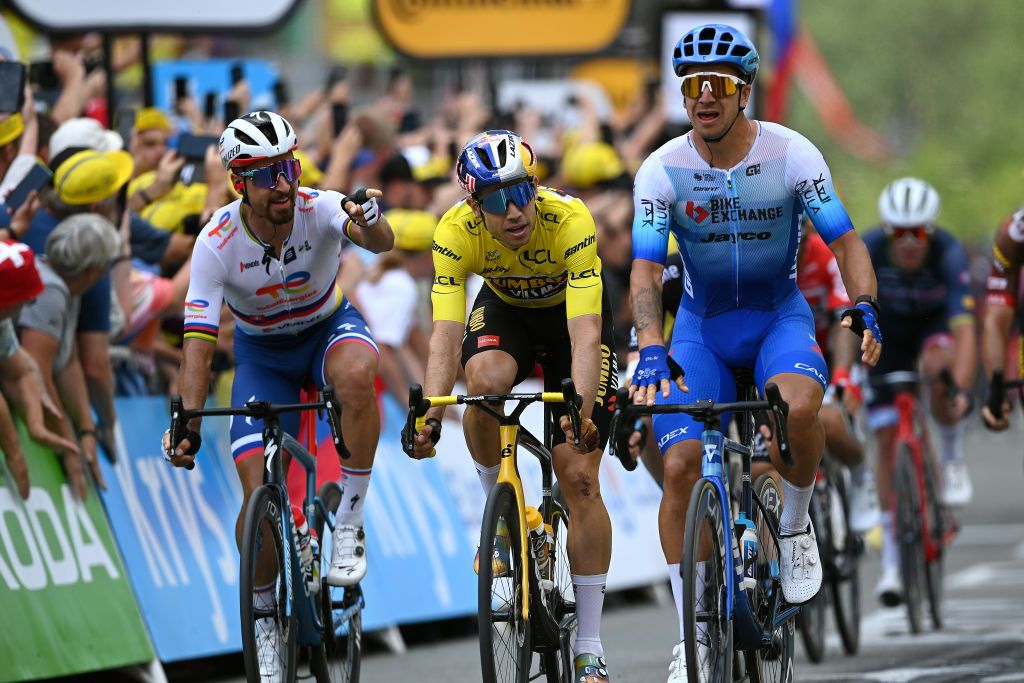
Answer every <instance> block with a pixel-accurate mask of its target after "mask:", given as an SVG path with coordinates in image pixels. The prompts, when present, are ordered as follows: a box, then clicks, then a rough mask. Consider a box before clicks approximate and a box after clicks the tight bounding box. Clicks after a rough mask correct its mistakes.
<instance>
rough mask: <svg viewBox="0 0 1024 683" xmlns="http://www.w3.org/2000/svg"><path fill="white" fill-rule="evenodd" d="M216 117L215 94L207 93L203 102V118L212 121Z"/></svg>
mask: <svg viewBox="0 0 1024 683" xmlns="http://www.w3.org/2000/svg"><path fill="white" fill-rule="evenodd" d="M216 115H217V93H215V92H208V93H206V97H205V99H204V102H203V116H205V117H206V118H208V119H212V118H213V117H214V116H216Z"/></svg>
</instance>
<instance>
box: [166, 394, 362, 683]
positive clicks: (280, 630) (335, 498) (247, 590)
mask: <svg viewBox="0 0 1024 683" xmlns="http://www.w3.org/2000/svg"><path fill="white" fill-rule="evenodd" d="M340 406H341V404H340V403H339V402H338V400H337V398H336V397H335V395H334V392H333V390H332V389H331V388H330V387H326V388H324V390H323V392H322V394H321V397H320V400H319V401H312V402H307V403H294V404H284V405H274V404H271V403H268V402H266V401H249V402H247V403H246V404H245V405H244V406H240V407H232V408H202V409H194V410H185V409H184V408H183V406H182V401H181V397H180V396H174V397H172V399H171V443H179V442H180V441H181V439H182V438H183V436H184V434H185V433H186V431H187V430H186V425H187V424H188V421H189V420H191V419H192V418H195V417H202V416H232V417H235V418H245V419H254V420H262V421H263V460H264V468H263V485H262V486H260V487H259V488H257V489H256V490H254V491H253V492H252V494H251V495H250V496H249V501H248V503H247V504H246V512H245V523H244V526H243V531H242V543H241V565H240V567H241V569H240V580H239V587H240V600H239V608H240V610H239V611H240V616H241V626H242V657H243V660H244V661H245V675H246V679H247V680H248V681H250V682H252V683H260V682H261V681H264V682H265V681H268V680H273V681H275V682H276V681H280V682H281V683H293V682H294V681H295V680H296V678H297V677H299V676H298V664H299V662H300V658H299V649H300V648H302V650H303V654H304V655H305V656H304V659H305V661H307V662H308V665H309V671H310V674H311V675H312V676H313V677H315V679H316V681H317V683H357V682H358V680H359V669H360V659H361V653H362V610H363V607H364V600H363V594H362V590H361V589H360V587H359V586H358V585H355V586H349V587H346V588H332V587H331V586H329V585H327V582H326V579H325V578H321V579H320V584H319V586H316V587H311V586H309V585H307V580H306V576H305V574H304V572H303V568H302V565H301V553H300V548H299V544H298V543H299V538H298V531H297V529H296V527H295V519H294V517H293V515H292V514H291V509H292V506H291V502H290V501H289V498H288V486H287V484H286V481H285V475H284V466H283V465H282V460H283V454H287V455H289V456H291V458H292V459H293V460H294V461H297V462H298V463H299V464H300V465H301V466H302V468H303V469H304V470H305V472H306V495H305V500H304V501H303V508H302V509H303V512H304V514H305V517H306V521H307V524H308V525H309V528H310V529H315V530H316V532H317V535H318V537H319V538H320V539H321V542H323V543H325V544H326V540H327V539H328V538H330V537H331V532H333V531H334V515H335V512H336V511H337V509H338V504H339V503H340V502H341V489H340V488H339V487H338V485H337V484H336V483H334V482H327V483H325V484H324V485H323V486H322V487H321V488H320V491H319V493H318V492H317V491H316V459H315V457H314V456H313V455H312V454H311V453H310V452H309V450H307V449H306V448H305V447H303V446H302V445H301V444H300V443H299V442H298V441H296V440H295V438H294V437H292V436H291V435H290V434H287V433H286V432H284V430H282V429H281V422H280V415H281V414H282V413H289V412H300V411H313V410H323V411H325V412H326V414H327V423H328V424H329V425H330V428H331V436H332V439H333V441H334V446H335V448H336V449H337V451H338V453H339V454H341V456H342V457H344V458H347V457H349V452H348V449H347V448H346V447H345V442H344V440H343V438H342V435H341V425H340V420H339V416H340V412H341V411H340ZM193 464H194V463H193ZM189 469H191V467H190V468H189ZM325 527H326V529H325ZM323 550H324V552H322V553H319V556H317V555H314V557H313V562H314V563H315V564H317V565H318V566H320V570H321V571H320V573H319V576H320V577H326V576H327V566H326V565H327V562H328V561H329V558H330V552H329V549H328V548H327V547H326V545H325V547H324V548H323ZM320 563H322V566H321V564H320ZM257 588H259V589H260V590H259V591H257ZM268 588H269V590H268ZM268 594H269V595H270V596H271V597H270V598H269V599H268V598H267V597H266V596H267V595H268ZM261 669H262V672H261ZM302 677H306V676H302Z"/></svg>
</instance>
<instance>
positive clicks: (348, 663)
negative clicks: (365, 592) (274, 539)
mask: <svg viewBox="0 0 1024 683" xmlns="http://www.w3.org/2000/svg"><path fill="white" fill-rule="evenodd" d="M318 495H319V496H320V499H321V500H322V501H323V503H324V507H326V508H327V510H328V511H330V513H331V514H332V515H333V514H334V513H335V512H337V510H338V505H339V504H340V503H341V488H340V487H339V486H338V485H337V484H336V483H334V482H327V483H325V484H324V485H323V486H321V487H320V492H319V494H318ZM324 529H328V534H329V533H330V529H329V528H327V526H326V525H325V524H324V522H323V520H322V519H319V518H318V519H317V523H316V532H317V536H318V537H319V538H320V547H321V549H322V550H324V551H325V550H326V547H327V546H326V544H325V542H324ZM329 561H330V555H329V554H328V553H327V552H321V554H320V563H321V568H320V576H321V577H322V578H321V579H320V596H319V597H320V605H319V609H320V615H321V618H322V619H323V624H324V632H323V656H324V664H325V667H324V671H323V674H322V675H321V676H318V677H317V679H318V681H320V683H357V682H358V681H359V669H360V663H361V655H362V649H363V647H362V645H363V626H362V624H363V616H362V591H360V589H359V587H358V586H354V587H349V588H336V587H333V586H329V585H328V584H327V581H326V579H325V578H323V577H326V576H327V564H328V562H329Z"/></svg>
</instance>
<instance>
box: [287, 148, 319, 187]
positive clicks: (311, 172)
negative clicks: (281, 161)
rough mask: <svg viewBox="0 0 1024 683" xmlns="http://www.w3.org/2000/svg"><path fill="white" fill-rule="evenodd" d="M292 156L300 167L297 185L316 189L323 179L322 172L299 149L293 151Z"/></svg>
mask: <svg viewBox="0 0 1024 683" xmlns="http://www.w3.org/2000/svg"><path fill="white" fill-rule="evenodd" d="M292 154H294V155H295V158H296V159H298V160H299V164H300V165H301V166H302V175H301V176H299V183H300V184H301V185H303V186H305V187H318V186H319V185H320V182H321V181H322V180H323V179H324V172H323V171H321V170H320V167H319V166H317V165H316V164H314V163H313V159H312V158H311V157H310V156H309V155H308V154H306V153H305V152H303V151H302V150H301V149H297V150H295V151H294V152H292Z"/></svg>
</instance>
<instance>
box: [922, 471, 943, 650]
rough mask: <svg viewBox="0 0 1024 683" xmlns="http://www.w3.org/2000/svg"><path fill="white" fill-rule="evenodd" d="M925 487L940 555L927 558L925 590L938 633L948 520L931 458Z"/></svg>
mask: <svg viewBox="0 0 1024 683" xmlns="http://www.w3.org/2000/svg"><path fill="white" fill-rule="evenodd" d="M924 486H925V495H926V497H927V501H928V533H929V535H930V536H931V538H932V542H933V543H934V544H935V547H936V548H937V549H938V554H937V555H936V556H935V557H934V558H933V559H931V560H928V559H927V558H925V572H924V579H925V588H926V589H927V591H928V611H929V613H930V614H931V618H932V626H933V627H934V628H935V630H936V631H938V630H941V629H942V584H943V571H942V555H943V544H944V543H945V536H946V519H945V516H944V511H943V506H942V503H941V502H939V498H938V491H936V490H935V470H934V468H933V466H932V461H931V459H930V458H925V461H924Z"/></svg>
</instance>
